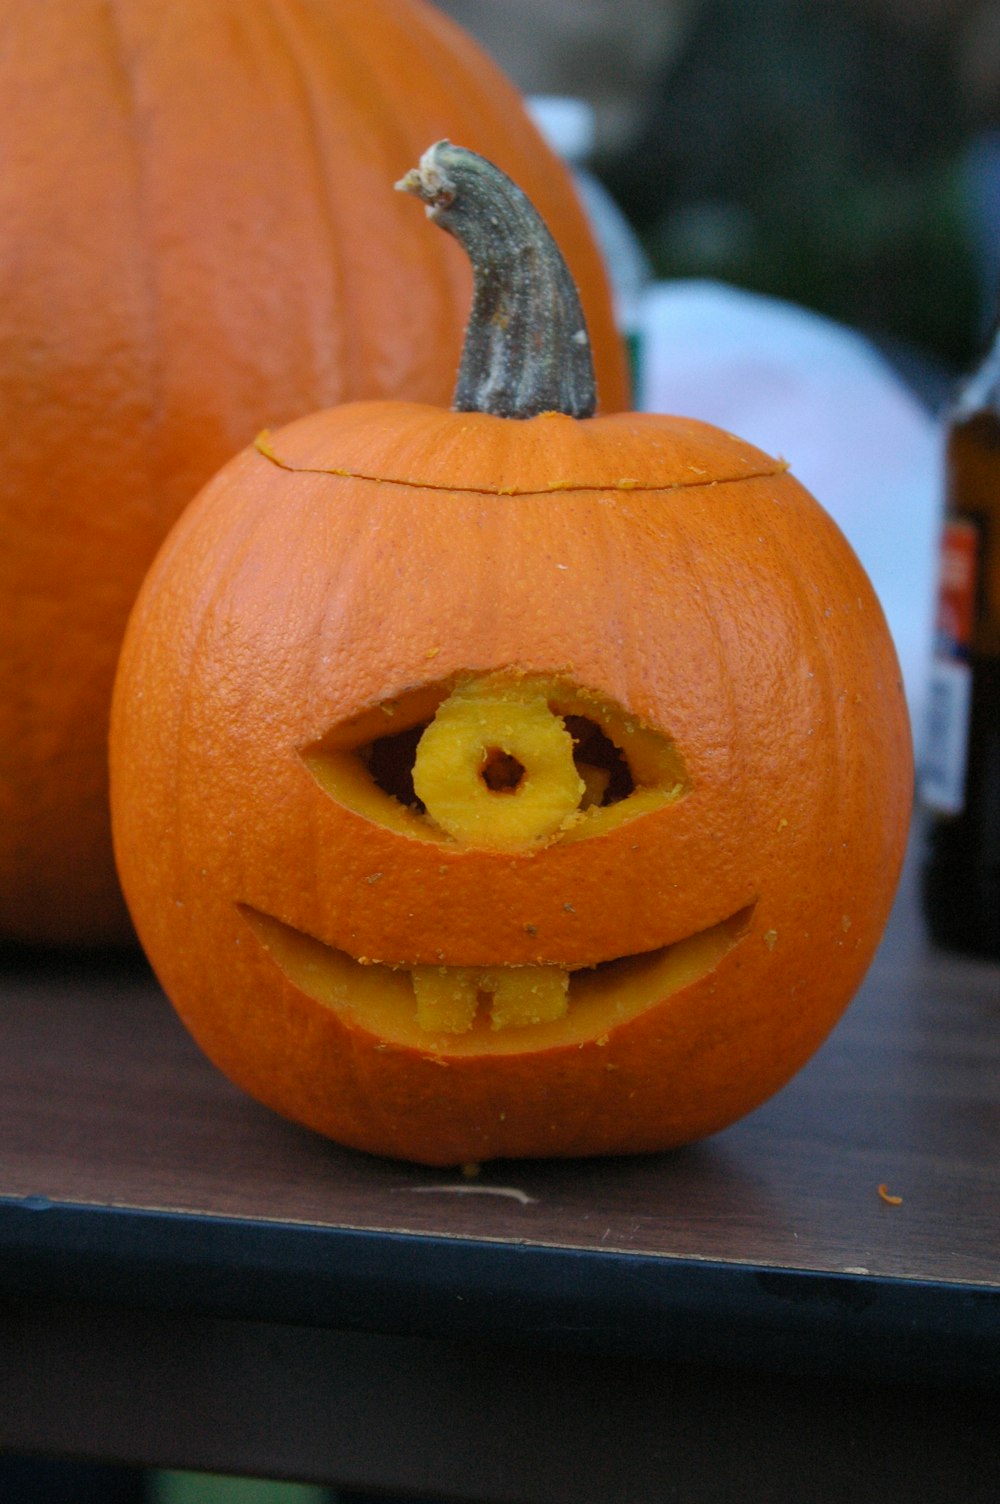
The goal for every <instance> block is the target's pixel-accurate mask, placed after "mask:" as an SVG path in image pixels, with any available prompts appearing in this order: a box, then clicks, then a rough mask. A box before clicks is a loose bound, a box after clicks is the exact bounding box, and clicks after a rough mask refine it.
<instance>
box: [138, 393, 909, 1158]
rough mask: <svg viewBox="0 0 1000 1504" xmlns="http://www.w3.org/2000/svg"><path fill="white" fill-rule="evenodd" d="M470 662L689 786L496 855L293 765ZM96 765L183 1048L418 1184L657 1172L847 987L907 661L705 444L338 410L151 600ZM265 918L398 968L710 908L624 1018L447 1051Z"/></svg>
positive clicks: (581, 947)
mask: <svg viewBox="0 0 1000 1504" xmlns="http://www.w3.org/2000/svg"><path fill="white" fill-rule="evenodd" d="M497 671H506V672H508V673H510V672H512V671H517V672H519V673H523V674H526V675H542V676H548V677H556V678H559V679H561V680H563V681H571V682H572V683H573V684H575V685H577V686H580V687H581V688H582V689H584V690H586V691H587V692H590V693H593V694H596V695H598V696H601V697H603V698H605V699H606V700H608V701H613V702H614V703H615V704H617V705H618V706H620V707H622V708H623V709H624V710H625V711H626V712H628V713H630V714H631V715H633V716H635V717H636V718H638V719H639V720H640V721H641V722H642V723H643V724H644V725H645V726H647V727H650V728H654V729H655V730H656V731H657V732H659V733H662V734H663V735H664V736H665V737H667V738H669V739H670V740H671V741H672V742H673V744H674V746H675V747H676V748H677V750H678V752H679V754H680V756H681V757H682V759H683V762H684V766H685V768H686V774H687V788H686V791H685V792H684V793H683V795H682V796H681V797H679V798H677V799H675V800H672V801H671V802H668V803H666V804H664V805H663V806H662V807H660V808H657V809H655V810H652V811H647V812H645V813H642V814H639V815H637V816H636V817H635V818H634V819H631V820H626V821H624V822H623V823H620V824H619V825H617V826H616V827H614V828H612V829H609V830H606V831H604V832H603V833H601V834H597V835H589V836H587V837H586V838H580V839H576V840H554V841H552V842H550V843H549V844H547V845H543V846H541V847H540V848H535V849H532V850H530V851H521V852H516V853H511V852H497V851H487V850H479V849H473V848H468V847H465V848H463V847H462V846H461V845H458V844H456V843H453V842H452V843H449V842H447V841H444V842H442V841H436V842H435V841H425V840H422V839H416V838H412V837H410V836H408V835H405V834H400V833H399V832H398V831H396V830H391V829H387V828H386V827H385V825H384V824H382V823H380V822H379V821H378V820H375V819H371V818H368V817H366V816H365V815H364V814H363V813H359V812H358V811H357V810H354V809H351V808H348V807H346V806H345V804H344V803H343V802H341V801H338V800H337V799H336V798H334V797H331V796H330V794H329V793H328V792H325V791H324V790H323V789H322V788H320V786H319V785H318V783H317V781H316V779H315V777H314V776H313V774H312V773H311V772H310V770H309V767H308V766H307V762H306V761H305V760H304V758H303V754H304V753H305V752H307V751H308V749H309V748H311V747H314V746H315V745H317V744H318V743H322V742H323V740H324V738H328V737H329V735H330V732H331V728H334V729H335V728H338V727H342V726H344V725H345V724H350V723H351V721H352V718H353V717H356V716H357V715H358V714H359V712H363V711H366V712H369V713H370V712H371V711H372V709H373V707H374V708H376V710H377V707H379V706H386V707H388V710H389V711H391V710H392V708H393V707H394V705H396V704H397V703H402V702H403V701H404V700H405V697H406V695H408V694H412V693H413V692H414V690H415V688H419V687H420V686H423V685H431V684H441V683H446V682H448V681H450V680H452V679H453V678H455V677H457V676H461V675H463V674H468V673H491V672H497ZM387 719H391V716H389V715H388V713H387ZM111 746H112V792H113V798H112V803H113V816H114V828H115V841H116V850H117V855H118V861H119V866H120V871H121V877H122V882H123V886H124V891H125V893H126V896H127V898H128V901H129V904H130V907H131V910H132V914H133V917H134V919H135V923H136V926H137V929H138V932H139V935H140V937H141V939H142V942H143V944H144V946H145V948H146V951H147V954H148V955H149V957H150V959H151V961H152V964H153V966H154V967H155V969H156V971H157V973H158V975H159V977H160V979H161V981H162V983H163V986H164V988H165V990H166V992H167V994H168V995H169V997H170V998H171V999H172V1001H173V1003H174V1005H175V1006H176V1008H177V1010H178V1011H179V1013H180V1016H181V1017H182V1018H183V1020H184V1021H185V1023H186V1025H187V1026H188V1028H189V1029H190V1031H191V1032H192V1033H193V1035H194V1037H195V1039H196V1040H197V1041H198V1042H199V1044H200V1045H201V1046H202V1048H203V1049H204V1050H205V1052H206V1053H207V1054H208V1055H209V1057H210V1058H211V1059H213V1060H214V1061H215V1062H216V1064H217V1065H218V1066H219V1067H220V1068H221V1069H222V1070H223V1071H225V1072H226V1073H227V1074H228V1075H229V1076H230V1077H231V1078H232V1079H233V1080H234V1081H236V1082H237V1083H239V1084H240V1085H241V1086H242V1087H244V1088H245V1089H246V1090H248V1091H249V1092H251V1093H252V1094H253V1095H255V1096H256V1097H257V1098H259V1099H260V1100H261V1101H262V1102H264V1103H266V1104H267V1105H268V1106H270V1107H271V1108H273V1109H275V1110H276V1111H278V1112H280V1113H282V1114H285V1115H286V1116H288V1117H291V1118H293V1119H295V1120H297V1121H299V1122H301V1123H304V1124H306V1125H307V1126H309V1127H311V1128H314V1129H317V1130H319V1131H320V1132H322V1133H324V1134H327V1135H329V1136H331V1137H332V1138H334V1139H337V1140H339V1141H340V1142H342V1143H345V1144H348V1145H352V1146H355V1147H358V1148H361V1149H365V1150H369V1151H373V1152H377V1153H381V1154H385V1155H391V1156H400V1157H404V1158H407V1159H412V1160H416V1161H420V1162H424V1163H429V1164H441V1165H447V1164H458V1163H462V1162H465V1161H469V1160H473V1161H481V1160H486V1159H489V1158H491V1157H498V1156H514V1157H517V1156H549V1155H590V1154H607V1153H617V1152H639V1151H650V1150H660V1149H665V1148H668V1147H670V1146H672V1145H675V1144H679V1143H683V1142H687V1141H690V1140H693V1139H696V1138H699V1137H702V1136H704V1135H706V1134H709V1133H712V1132H714V1131H716V1130H718V1129H720V1128H722V1127H724V1126H725V1125H726V1124H728V1123H731V1122H732V1121H734V1120H735V1119H736V1118H738V1117H740V1116H741V1115H743V1114H745V1113H746V1112H748V1111H750V1110H751V1109H752V1108H754V1107H755V1106H757V1105H758V1104H759V1103H761V1102H763V1101H764V1100H765V1099H766V1098H767V1097H768V1096H769V1095H771V1094H772V1093H773V1092H774V1091H776V1090H777V1089H778V1088H779V1087H780V1086H781V1085H782V1084H783V1083H784V1082H786V1081H787V1080H788V1079H789V1078H790V1077H791V1076H792V1075H793V1073H794V1072H795V1071H797V1070H798V1069H799V1067H800V1066H801V1065H802V1064H803V1063H804V1062H805V1061H806V1060H807V1059H808V1058H809V1056H810V1055H811V1054H812V1053H813V1052H814V1051H815V1050H816V1048H817V1047H818V1046H819V1044H820V1043H821V1041H822V1040H823V1039H824V1038H825V1036H826V1035H827V1033H828V1031H829V1030H830V1028H831V1027H832V1026H833V1024H834V1023H835V1022H836V1020H837V1019H838V1017H839V1016H840V1014H841V1013H842V1011H843V1009H844V1008H845V1007H846V1005H847V1003H848V1002H849V1000H850V998H851V996H852V995H853V993H854V991H855V989H856V988H857V986H858V984H859V982H860V980H861V978H862V976H863V974H864V972H865V969H866V967H867V966H868V963H869V961H870V959H871V957H872V954H873V952H874V950H875V947H876V945H877V943H878V940H879V937H880V935H881V932H882V928H883V926H884V923H885V920H886V917H887V914H888V910H889V907H890V903H891V900H892V896H893V892H894V889H895V885H896V881H897V877H898V872H899V867H900V864H901V860H902V854H903V850H904V846H905V842H906V834H907V829H908V821H909V814H910V802H911V793H912V762H911V750H910V738H909V728H908V721H907V715H906V709H905V701H904V696H903V690H902V686H901V681H900V674H899V668H898V664H897V662H896V658H895V653H894V650H893V647H892V644H891V641H890V638H889V634H888V632H887V629H886V626H885V622H884V619H883V616H882V613H881V610H880V608H879V605H878V603H877V601H876V599H875V597H874V594H873V592H872V589H871V587H870V585H869V583H868V580H867V578H866V576H865V575H864V573H863V571H862V569H861V567H860V565H859V564H858V562H857V560H856V558H855V556H854V554H853V552H852V551H851V549H850V547H849V546H848V544H847V543H846V542H845V540H844V539H843V537H842V535H841V534H840V533H839V531H838V530H837V528H836V526H835V525H834V524H833V522H832V521H831V520H830V519H829V518H828V517H827V515H826V514H825V513H824V512H823V511H822V509H821V508H820V507H819V506H818V504H817V503H816V502H815V501H814V500H813V499H812V498H811V497H810V496H809V495H808V493H807V492H805V491H804V490H803V488H802V487H801V486H800V485H799V484H798V483H797V482H796V481H795V480H794V479H793V478H792V476H791V475H790V474H788V473H787V471H786V469H785V467H784V466H783V465H781V464H780V463H778V462H775V461H774V460H772V459H770V458H769V457H768V456H766V455H764V454H762V453H760V452H759V451H757V450H755V449H753V448H751V447H750V446H748V445H746V444H743V443H742V442H740V441H739V440H737V439H734V438H733V437H732V436H730V435H727V434H724V433H721V432H720V431H718V430H716V429H713V428H711V427H709V426H707V425H705V424H701V423H698V422H695V421H693V420H684V419H677V418H659V417H653V416H651V415H634V414H633V415H626V414H620V415H616V416H615V415H613V416H607V417H598V418H594V419H590V420H584V421H574V420H572V419H570V418H567V417H564V416H561V415H558V414H551V413H549V414H544V415H542V416H540V417H537V418H533V419H530V420H527V421H522V422H511V421H507V420H503V419H499V418H495V417H492V416H489V415H484V414H480V413H474V414H469V413H463V414H454V413H447V412H443V411H439V410H433V409H430V408H426V407H423V406H419V405H410V404H385V403H373V404H356V405H349V406H347V407H344V408H341V409H339V410H337V411H333V412H327V413H322V414H319V415H317V416H315V417H312V418H309V419H303V420H301V421H299V422H297V423H293V424H291V425H289V426H288V427H286V428H285V429H284V430H283V431H281V432H279V433H277V434H275V435H274V436H273V438H271V439H270V440H269V441H268V442H267V443H263V444H262V445H261V447H260V448H257V449H250V450H247V451H245V452H244V453H243V454H241V455H240V456H238V457H237V458H236V459H235V460H234V461H232V462H231V463H230V464H229V465H228V466H227V467H226V468H225V469H224V470H223V471H222V472H221V473H220V474H219V476H217V477H216V479H215V480H214V481H213V482H211V483H210V485H209V486H208V487H207V488H206V489H205V490H204V491H203V493H202V494H201V496H200V497H199V498H198V500H197V501H196V502H195V504H194V505H193V506H192V508H191V509H190V510H189V511H188V513H187V514H186V515H185V517H184V518H183V519H182V520H181V522H180V523H179V524H178V525H177V527H176V528H175V530H174V531H173V533H172V535H171V537H170V539H169V540H168V542H167V544H166V545H165V547H164V549H163V550H162V552H161V554H160V556H159V558H158V560H157V562H156V564H155V565H154V568H153V570H152V571H151V573H150V575H149V577H148V579H147V581H146V584H145V586H144V588H143V591H142V593H141V595H140V598H139V601H138V603H137V605H136V609H135V612H134V614H133V617H132V621H131V624H130V627H129V631H128V634H127V637H126V641H125V647H124V651H123V655H122V660H121V666H120V670H119V678H118V683H117V688H116V694H115V703H114V714H113V725H112V740H111ZM252 912H255V913H258V914H263V915H267V916H272V917H273V918H274V919H277V920H279V921H281V923H282V924H284V925H287V926H291V927H293V929H294V930H296V931H300V932H302V933H303V934H305V935H308V936H311V937H314V938H315V939H316V940H318V941H322V942H324V943H325V944H326V945H328V946H330V947H335V948H336V949H337V950H339V951H342V952H344V953H346V955H347V956H350V957H353V958H355V960H357V959H359V958H365V959H368V960H378V961H381V962H384V963H388V964H390V965H394V966H397V967H399V966H404V965H405V966H408V965H412V964H424V965H430V966H435V965H455V966H469V965H476V966H488V965H491V964H507V965H511V964H522V965H528V964H533V963H536V964H537V963H549V964H555V965H560V966H571V967H572V966H580V967H583V966H592V965H594V964H596V963H599V962H603V961H608V960H611V959H613V958H615V957H621V956H631V955H634V954H636V953H638V952H646V951H654V950H655V949H656V948H658V947H664V946H667V945H670V944H671V943H673V942H681V944H682V945H683V943H684V942H685V938H686V937H689V936H692V935H694V934H696V933H698V932H701V931H703V930H705V929H706V928H707V927H711V926H718V925H719V924H720V923H723V922H725V921H727V920H731V919H732V917H733V916H737V919H736V926H735V928H734V930H733V936H732V943H731V944H728V945H727V948H726V949H725V952H724V954H721V955H720V956H719V957H718V958H717V959H716V960H714V961H713V962H712V963H711V964H709V965H707V966H705V967H703V968H702V969H701V971H700V973H699V974H697V975H693V976H692V977H691V978H690V979H689V981H688V983H687V985H683V986H680V987H679V989H677V990H673V991H671V992H670V993H669V994H668V995H664V996H662V997H653V998H652V999H651V1000H650V1002H649V1005H648V1006H643V1007H642V1008H641V1009H639V1010H638V1011H636V1010H632V1012H631V1014H630V1015H629V1016H627V1017H621V1016H619V1015H617V1014H616V1011H615V1004H614V989H613V987H612V988H610V990H609V992H608V1000H609V1001H608V1007H607V1008H606V1009H604V1012H603V1013H602V1012H601V1010H600V1009H598V1010H592V1012H591V1014H590V1015H587V1016H586V1017H584V1015H582V1014H577V1013H575V1012H574V1008H573V1007H572V1005H571V1007H570V1011H569V1013H568V1014H567V1016H566V1017H565V1018H564V1019H561V1020H558V1021H556V1022H552V1023H547V1024H544V1025H539V1026H534V1027H527V1028H523V1029H518V1030H512V1031H499V1032H491V1031H490V1030H488V1029H487V1030H481V1031H479V1032H478V1033H476V1034H474V1035H472V1036H462V1037H461V1038H459V1039H458V1040H457V1041H456V1040H449V1039H447V1038H441V1037H438V1036H427V1037H426V1038H425V1037H424V1036H422V1035H421V1032H420V1031H419V1030H418V1029H416V1028H415V1026H414V1025H413V1023H412V1020H407V1019H403V1018H399V1019H396V1020H395V1021H393V1020H390V1021H389V1022H388V1024H386V1021H385V1017H384V1016H383V1017H380V1018H379V1019H377V1020H376V1021H374V1022H373V1017H372V1016H371V1015H366V1014H365V1010H364V1008H362V1007H358V1008H352V1007H350V1006H347V1007H338V1006H331V1005H330V1004H329V1003H325V1002H322V1001H319V1000H317V998H316V997H314V996H313V995H311V993H310V990H309V987H308V986H304V985H303V984H302V982H301V978H300V977H297V978H296V980H295V981H292V980H290V975H289V974H288V973H287V971H286V970H283V969H282V968H281V967H280V966H279V965H277V964H276V961H275V956H274V954H272V952H271V951H270V950H269V949H268V948H267V947H266V946H265V945H264V944H262V943H261V941H260V938H259V932H257V931H255V929H254V928H253V926H252V925H251V924H250V923H248V920H247V915H248V913H252ZM581 975H584V973H582V972H581ZM601 1007H602V1009H603V1007H604V1005H603V1003H602V1005H601Z"/></svg>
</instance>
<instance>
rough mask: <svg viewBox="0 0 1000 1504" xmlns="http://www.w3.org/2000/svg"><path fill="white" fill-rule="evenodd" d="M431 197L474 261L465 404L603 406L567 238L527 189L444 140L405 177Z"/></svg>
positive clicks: (588, 412) (572, 411)
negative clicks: (556, 233) (559, 238)
mask: <svg viewBox="0 0 1000 1504" xmlns="http://www.w3.org/2000/svg"><path fill="white" fill-rule="evenodd" d="M396 186H397V188H399V189H401V190H402V191H404V192H406V193H412V194H415V195H416V197H417V198H420V199H422V200H423V202H424V204H426V206H427V215H428V218H430V219H432V220H433V221H434V223H435V224H437V225H439V226H440V227H441V229H442V230H447V231H448V233H449V234H450V235H454V237H455V239H456V240H457V241H458V242H459V243H460V245H461V246H462V247H463V249H464V250H465V252H466V254H467V255H468V257H469V260H470V262H471V263H472V271H473V277H474V289H473V298H472V311H471V314H470V316H469V323H468V326H467V328H466V332H465V346H464V348H463V350H462V360H461V364H460V365H459V371H458V382H457V385H456V387H455V396H454V399H453V402H452V406H453V407H454V408H455V410H456V411H457V412H484V413H493V414H495V415H496V416H498V417H502V418H531V417H535V416H536V415H537V414H538V413H543V412H561V413H568V414H569V415H570V417H574V418H589V417H591V416H592V415H593V413H594V411H595V408H596V406H597V393H596V387H595V382H594V362H593V356H592V354H591V348H590V337H589V335H588V333H587V326H586V321H585V319H584V316H583V310H582V308H581V306H580V298H579V294H578V293H577V290H576V285H575V283H574V282H573V278H572V277H571V276H570V273H569V270H568V268H567V266H566V263H565V261H564V260H563V258H562V254H561V253H560V251H559V248H558V246H557V245H556V243H555V241H554V240H553V239H552V236H551V235H550V234H549V231H548V229H547V228H546V226H545V223H544V221H543V220H542V218H541V216H540V215H539V214H538V212H537V210H536V209H535V208H534V206H533V205H532V203H531V201H530V200H529V199H528V198H527V196H526V195H525V194H524V193H522V191H521V189H520V188H518V187H517V185H516V184H515V183H513V182H512V181H511V180H510V178H509V177H507V175H506V174H505V173H503V172H501V171H500V169H499V168H498V167H495V166H494V165H493V163H492V162H488V161H487V160H486V158H485V157H481V156H478V155H477V154H476V153H475V152H472V151H467V150H466V149H465V147H462V146H453V145H452V143H451V142H450V141H438V142H436V144H435V145H434V146H431V147H430V148H428V150H427V151H425V152H424V154H423V156H422V157H421V159H420V165H419V167H414V168H413V169H412V170H411V171H410V172H408V173H407V174H406V176H405V177H404V178H402V179H401V180H400V182H399V183H397V184H396Z"/></svg>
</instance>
